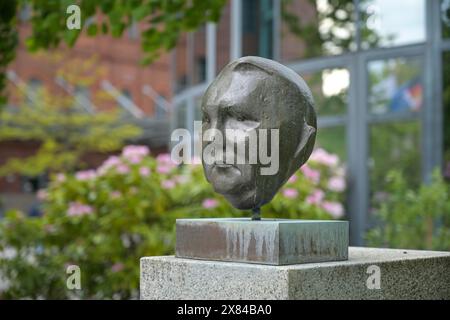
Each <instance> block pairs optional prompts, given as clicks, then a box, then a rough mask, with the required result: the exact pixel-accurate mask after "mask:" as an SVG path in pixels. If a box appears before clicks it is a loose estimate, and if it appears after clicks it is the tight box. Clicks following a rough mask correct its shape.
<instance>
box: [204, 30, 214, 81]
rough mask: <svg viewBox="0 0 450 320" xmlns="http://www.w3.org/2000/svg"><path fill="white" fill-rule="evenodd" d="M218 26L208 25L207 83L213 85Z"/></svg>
mask: <svg viewBox="0 0 450 320" xmlns="http://www.w3.org/2000/svg"><path fill="white" fill-rule="evenodd" d="M216 29H217V25H216V24H215V23H213V22H209V23H208V24H207V25H206V82H207V83H211V82H212V81H213V80H214V77H215V76H216V36H217V30H216Z"/></svg>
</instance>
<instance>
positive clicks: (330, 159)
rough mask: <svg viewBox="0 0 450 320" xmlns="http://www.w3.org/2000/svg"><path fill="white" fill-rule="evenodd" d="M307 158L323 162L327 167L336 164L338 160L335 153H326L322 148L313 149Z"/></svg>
mask: <svg viewBox="0 0 450 320" xmlns="http://www.w3.org/2000/svg"><path fill="white" fill-rule="evenodd" d="M309 159H310V160H311V161H314V162H318V163H321V164H324V165H326V166H328V167H333V166H336V165H337V164H338V162H339V159H338V157H337V155H335V154H331V153H328V152H326V151H325V150H324V149H322V148H317V149H315V150H314V151H313V152H312V154H311V157H310V158H309Z"/></svg>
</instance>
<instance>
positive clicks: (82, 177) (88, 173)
mask: <svg viewBox="0 0 450 320" xmlns="http://www.w3.org/2000/svg"><path fill="white" fill-rule="evenodd" d="M96 177H97V172H96V171H95V170H84V171H78V172H77V173H75V178H76V179H77V180H79V181H86V180H92V179H95V178H96Z"/></svg>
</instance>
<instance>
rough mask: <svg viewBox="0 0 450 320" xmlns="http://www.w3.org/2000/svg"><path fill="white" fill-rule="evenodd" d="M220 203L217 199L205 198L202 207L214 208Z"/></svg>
mask: <svg viewBox="0 0 450 320" xmlns="http://www.w3.org/2000/svg"><path fill="white" fill-rule="evenodd" d="M218 205H219V202H218V201H217V200H216V199H210V198H208V199H205V200H203V202H202V207H203V208H205V209H213V208H215V207H217V206H218Z"/></svg>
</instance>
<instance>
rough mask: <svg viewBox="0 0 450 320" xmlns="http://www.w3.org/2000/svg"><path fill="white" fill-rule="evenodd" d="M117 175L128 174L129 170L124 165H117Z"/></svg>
mask: <svg viewBox="0 0 450 320" xmlns="http://www.w3.org/2000/svg"><path fill="white" fill-rule="evenodd" d="M116 171H117V173H120V174H127V173H128V172H130V168H129V167H128V166H127V165H126V164H119V165H118V166H117V168H116Z"/></svg>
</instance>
